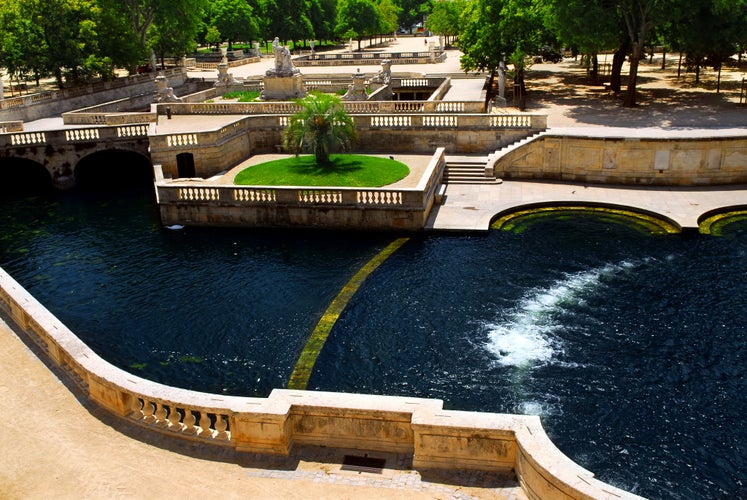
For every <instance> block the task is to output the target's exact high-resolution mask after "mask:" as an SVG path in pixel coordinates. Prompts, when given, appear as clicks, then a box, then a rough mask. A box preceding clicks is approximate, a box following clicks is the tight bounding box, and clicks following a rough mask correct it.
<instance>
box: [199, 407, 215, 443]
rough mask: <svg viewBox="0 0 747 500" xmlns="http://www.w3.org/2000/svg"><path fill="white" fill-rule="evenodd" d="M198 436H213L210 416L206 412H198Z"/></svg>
mask: <svg viewBox="0 0 747 500" xmlns="http://www.w3.org/2000/svg"><path fill="white" fill-rule="evenodd" d="M199 426H200V429H201V430H200V437H202V438H211V437H213V431H212V430H211V429H210V417H209V416H208V414H207V413H206V412H204V411H203V412H200V423H199Z"/></svg>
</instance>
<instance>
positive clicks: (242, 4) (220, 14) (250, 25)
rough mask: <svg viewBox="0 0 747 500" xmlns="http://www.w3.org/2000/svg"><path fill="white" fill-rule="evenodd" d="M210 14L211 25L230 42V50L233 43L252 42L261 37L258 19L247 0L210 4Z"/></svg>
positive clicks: (220, 0) (225, 0) (221, 1)
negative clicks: (240, 41)
mask: <svg viewBox="0 0 747 500" xmlns="http://www.w3.org/2000/svg"><path fill="white" fill-rule="evenodd" d="M208 12H209V18H210V20H209V24H210V25H211V26H215V27H216V28H217V29H218V31H219V32H220V34H221V36H222V38H223V40H226V41H228V50H231V49H232V47H231V44H232V43H233V42H236V41H239V40H243V41H251V40H255V39H256V38H257V37H258V36H259V23H258V22H257V17H256V16H255V14H254V11H253V10H252V7H251V6H250V5H249V4H248V3H247V1H246V0H216V1H213V2H211V3H210V7H209V9H208Z"/></svg>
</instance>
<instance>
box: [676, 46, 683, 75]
mask: <svg viewBox="0 0 747 500" xmlns="http://www.w3.org/2000/svg"><path fill="white" fill-rule="evenodd" d="M681 74H682V51H680V59H679V61H678V62H677V78H679V77H680V75H681Z"/></svg>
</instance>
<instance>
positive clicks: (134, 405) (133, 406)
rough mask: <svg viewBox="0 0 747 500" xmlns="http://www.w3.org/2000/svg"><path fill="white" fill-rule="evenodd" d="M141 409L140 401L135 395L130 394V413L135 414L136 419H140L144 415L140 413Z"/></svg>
mask: <svg viewBox="0 0 747 500" xmlns="http://www.w3.org/2000/svg"><path fill="white" fill-rule="evenodd" d="M141 408H142V406H141V405H140V399H139V398H138V397H137V396H135V395H134V394H130V412H131V413H134V415H133V416H134V417H136V418H138V419H139V418H142V416H143V414H142V413H141V411H140V409H141Z"/></svg>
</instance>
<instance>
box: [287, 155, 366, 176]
mask: <svg viewBox="0 0 747 500" xmlns="http://www.w3.org/2000/svg"><path fill="white" fill-rule="evenodd" d="M288 169H289V170H290V171H292V172H293V173H295V174H299V175H317V176H319V175H330V174H350V173H353V172H358V171H360V170H362V169H363V164H362V162H361V161H360V160H356V159H353V158H348V157H344V156H340V157H336V158H330V161H329V162H327V163H321V164H320V163H317V162H316V159H315V158H314V157H313V156H312V157H311V159H310V160H309V161H304V162H299V163H296V164H294V165H292V166H290V167H289V168H288Z"/></svg>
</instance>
